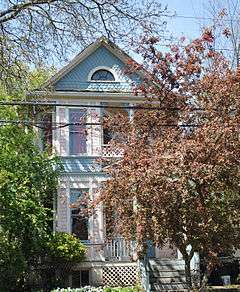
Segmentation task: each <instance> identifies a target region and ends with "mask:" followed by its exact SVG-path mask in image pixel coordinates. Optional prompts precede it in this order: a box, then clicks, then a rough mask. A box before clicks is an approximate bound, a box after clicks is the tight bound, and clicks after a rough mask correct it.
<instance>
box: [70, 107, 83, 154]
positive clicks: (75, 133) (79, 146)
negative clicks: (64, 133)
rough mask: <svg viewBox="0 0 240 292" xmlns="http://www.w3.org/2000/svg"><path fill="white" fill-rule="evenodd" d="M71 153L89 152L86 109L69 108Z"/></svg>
mask: <svg viewBox="0 0 240 292" xmlns="http://www.w3.org/2000/svg"><path fill="white" fill-rule="evenodd" d="M69 123H70V126H69V154H70V155H77V154H86V152H87V130H86V110H85V109H70V110H69Z"/></svg>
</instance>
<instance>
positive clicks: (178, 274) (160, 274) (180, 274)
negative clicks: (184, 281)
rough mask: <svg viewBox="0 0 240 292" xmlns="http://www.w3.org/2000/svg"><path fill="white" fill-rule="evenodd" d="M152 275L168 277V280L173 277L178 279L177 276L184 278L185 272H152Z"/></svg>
mask: <svg viewBox="0 0 240 292" xmlns="http://www.w3.org/2000/svg"><path fill="white" fill-rule="evenodd" d="M149 274H150V275H152V276H155V277H168V278H172V277H177V276H184V275H185V272H184V271H182V270H180V271H179V270H168V271H167V270H165V271H162V270H152V271H150V272H149Z"/></svg>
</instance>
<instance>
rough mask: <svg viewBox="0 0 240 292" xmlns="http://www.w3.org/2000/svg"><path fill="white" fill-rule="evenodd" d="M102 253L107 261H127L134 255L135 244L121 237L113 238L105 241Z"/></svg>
mask: <svg viewBox="0 0 240 292" xmlns="http://www.w3.org/2000/svg"><path fill="white" fill-rule="evenodd" d="M104 254H105V259H106V260H109V261H129V260H131V259H133V257H134V254H135V244H134V242H133V241H131V242H127V241H126V240H125V239H124V238H122V237H119V238H114V239H112V240H109V241H108V242H107V243H106V246H105V249H104Z"/></svg>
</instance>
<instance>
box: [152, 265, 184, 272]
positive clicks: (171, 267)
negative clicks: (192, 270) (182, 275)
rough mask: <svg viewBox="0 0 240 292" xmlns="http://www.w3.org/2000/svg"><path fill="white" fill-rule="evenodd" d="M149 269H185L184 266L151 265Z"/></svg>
mask: <svg viewBox="0 0 240 292" xmlns="http://www.w3.org/2000/svg"><path fill="white" fill-rule="evenodd" d="M148 270H149V271H185V268H184V267H182V266H157V265H155V266H149V267H148Z"/></svg>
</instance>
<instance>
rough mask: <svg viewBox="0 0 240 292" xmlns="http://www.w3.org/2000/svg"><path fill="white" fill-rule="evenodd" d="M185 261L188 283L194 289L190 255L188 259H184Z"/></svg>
mask: <svg viewBox="0 0 240 292" xmlns="http://www.w3.org/2000/svg"><path fill="white" fill-rule="evenodd" d="M184 261H185V277H186V283H187V285H188V288H189V289H192V276H191V266H190V262H191V259H189V257H188V258H187V259H184Z"/></svg>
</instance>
